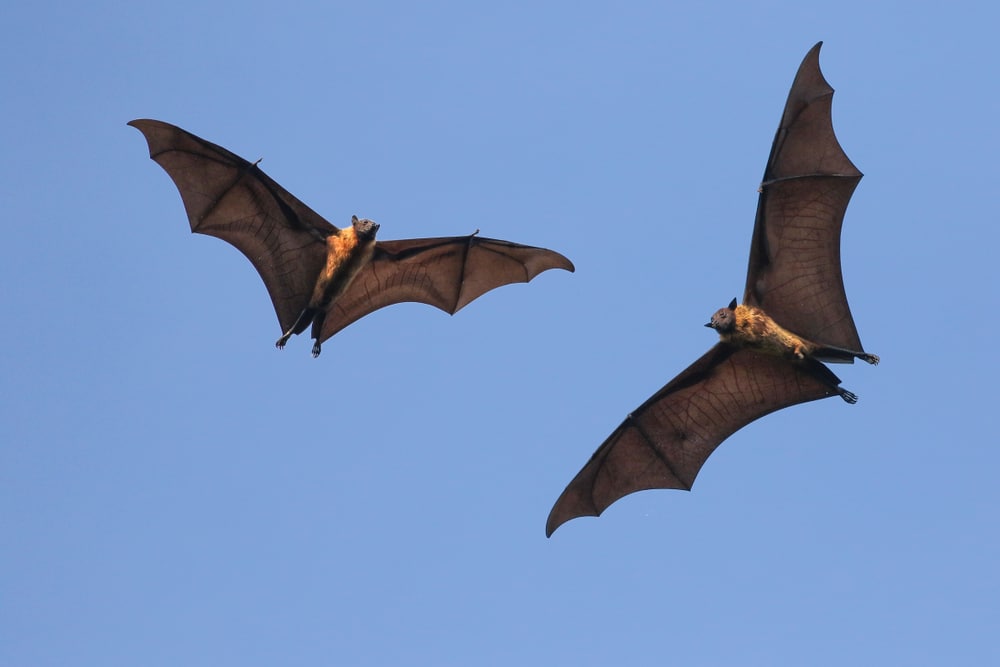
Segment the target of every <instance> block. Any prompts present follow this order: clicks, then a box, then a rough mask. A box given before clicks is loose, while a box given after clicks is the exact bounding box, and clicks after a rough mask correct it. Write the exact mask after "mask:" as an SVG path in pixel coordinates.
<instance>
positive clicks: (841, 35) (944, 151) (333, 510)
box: [0, 0, 1000, 667]
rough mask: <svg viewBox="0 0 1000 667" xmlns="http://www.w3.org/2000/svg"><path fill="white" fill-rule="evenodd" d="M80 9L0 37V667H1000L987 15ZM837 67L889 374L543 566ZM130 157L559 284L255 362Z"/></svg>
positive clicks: (658, 494) (877, 340) (206, 249)
mask: <svg viewBox="0 0 1000 667" xmlns="http://www.w3.org/2000/svg"><path fill="white" fill-rule="evenodd" d="M473 6H475V7H476V8H474V9H473V8H472V7H473ZM67 7H68V5H66V4H65V3H38V2H33V3H27V2H22V3H7V4H6V5H5V6H4V8H3V9H2V10H0V25H3V26H4V39H3V40H0V55H2V60H0V62H2V64H0V89H2V90H3V91H4V92H3V96H2V99H0V114H2V119H3V125H4V128H5V131H4V132H3V133H0V155H2V158H3V159H2V160H0V172H2V179H0V183H2V185H0V192H2V198H3V203H4V207H3V209H4V221H5V222H4V229H5V235H4V249H5V252H4V259H3V261H2V262H0V284H2V290H0V308H2V311H3V314H4V315H3V317H4V326H3V327H2V333H0V395H2V401H0V664H3V665H5V666H6V665H11V666H12V667H13V666H32V667H45V666H50V665H51V666H55V665H59V666H62V665H102V666H105V667H107V666H117V665H122V666H126V665H127V666H134V665H143V666H144V667H151V666H159V665H170V666H175V665H186V666H192V665H194V666H197V665H206V666H209V665H211V666H217V665H241V666H246V665H309V666H312V665H503V666H510V665H559V664H572V665H576V666H582V665H607V664H618V665H660V664H683V665H721V664H740V665H782V664H785V665H800V664H811V665H844V664H861V665H866V664H868V665H882V664H906V665H941V664H968V665H971V664H980V665H982V664H997V663H998V662H1000V644H998V642H997V638H996V631H997V629H998V628H1000V602H998V600H1000V569H998V563H1000V531H998V511H1000V484H998V482H997V471H998V469H1000V442H998V437H997V428H996V411H997V398H998V394H997V390H996V385H995V384H994V380H995V378H996V376H997V373H998V370H1000V368H998V361H997V352H996V345H995V340H996V332H997V329H998V325H1000V317H998V315H997V305H998V298H997V288H998V280H997V275H998V274H997V262H998V259H997V247H998V245H1000V232H998V224H997V223H998V208H1000V206H998V205H1000V198H998V196H997V183H998V178H1000V174H998V170H997V164H998V160H997V156H998V154H1000V141H998V118H1000V87H998V81H1000V58H998V56H997V52H996V46H995V44H996V26H997V25H998V23H1000V16H998V15H997V13H996V10H995V9H993V8H992V4H991V3H987V2H982V3H978V4H973V3H960V2H959V3H952V4H949V5H945V4H941V3H922V2H917V3H901V2H900V3H877V2H868V1H865V2H853V1H848V2H842V3H836V4H834V5H830V4H829V3H825V4H823V3H804V2H763V3H761V2H757V3H708V2H706V3H691V2H688V3H672V4H670V3H664V2H648V3H620V2H619V3H600V4H598V3H569V2H566V3H539V2H530V3H527V2H525V3H521V2H512V3H439V2H431V3H402V2H400V3H395V4H394V3H381V2H352V3H342V2H334V3H327V2H317V3H298V2H291V3H281V4H276V3H256V2H240V3H235V2H233V3H225V4H220V3H207V4H206V3H203V2H187V1H186V0H181V1H178V2H174V3H170V4H162V5H156V6H153V5H143V3H139V4H122V3H110V2H103V1H100V0H99V1H97V2H93V3H86V4H85V5H79V6H78V7H76V8H67ZM987 7H990V9H987ZM821 39H822V40H824V41H825V46H824V48H823V52H822V56H821V64H822V67H823V70H824V72H825V74H826V76H827V78H828V79H829V81H830V82H831V83H832V85H833V86H834V87H835V88H836V89H837V95H836V97H835V99H834V124H835V127H836V129H837V133H838V136H839V138H840V140H841V143H842V144H843V145H844V147H845V149H846V151H847V153H848V154H849V155H850V157H851V158H852V159H853V160H854V162H855V163H856V164H857V165H858V167H859V168H860V169H861V170H862V171H863V172H865V178H864V180H863V181H862V182H861V185H860V187H859V189H858V191H857V193H856V195H855V197H854V199H853V201H852V203H851V206H850V209H849V210H848V213H847V219H846V222H845V226H844V237H843V266H844V274H845V280H846V284H847V292H848V296H849V298H850V302H851V306H852V309H853V313H854V317H855V320H856V322H857V323H858V328H859V330H860V333H861V338H862V340H863V341H864V344H865V347H866V348H867V349H868V350H870V351H872V352H875V353H878V354H880V355H881V356H882V364H881V365H880V366H879V367H877V368H873V367H870V366H867V365H864V364H857V365H855V366H850V367H838V368H837V371H838V373H839V374H840V375H841V377H842V378H843V380H844V386H846V387H848V388H849V389H851V390H852V391H854V392H855V393H857V394H858V395H859V396H860V397H861V400H860V401H859V403H858V404H857V405H856V406H848V405H846V404H845V403H843V402H842V401H840V400H836V399H831V400H826V401H821V402H818V403H813V404H809V405H805V406H799V407H796V408H792V409H790V410H786V411H783V412H781V413H778V414H775V415H772V416H771V417H768V418H766V419H764V420H762V421H760V422H757V423H755V424H753V425H751V426H750V427H748V428H746V429H744V430H743V431H740V432H739V433H737V434H736V435H735V436H734V437H732V438H731V439H730V440H729V441H727V442H726V443H725V444H724V445H723V446H722V447H721V448H720V449H719V450H718V451H717V453H716V454H715V455H714V456H713V457H712V458H711V459H710V460H709V462H708V464H707V465H706V466H705V468H704V469H703V470H702V473H701V475H700V477H699V478H698V481H697V484H696V485H695V488H694V491H693V492H692V493H682V492H677V491H650V492H645V493H640V494H635V495H633V496H630V497H628V498H626V499H625V500H623V501H621V502H619V503H617V504H615V505H614V506H613V507H612V508H611V509H609V510H608V511H607V512H606V513H605V515H604V516H603V517H601V518H600V519H596V520H594V519H579V520H576V521H573V522H571V523H569V524H566V525H565V526H563V527H562V528H561V529H560V530H559V531H558V532H557V533H556V534H555V535H554V536H553V538H552V539H548V540H547V539H546V538H545V536H544V522H545V517H546V515H547V513H548V511H549V508H550V507H551V504H552V502H553V501H554V500H555V498H556V497H557V496H558V494H559V493H560V491H561V490H562V489H563V487H564V486H565V484H566V483H567V482H568V481H569V480H570V479H571V478H572V476H573V475H574V474H575V473H576V472H577V470H578V469H579V468H580V466H581V465H583V463H584V462H585V461H586V460H587V458H588V457H589V456H590V454H591V453H592V452H593V450H594V449H595V448H596V447H597V445H598V444H599V443H600V442H601V441H602V440H603V439H604V438H605V436H607V435H608V433H610V432H611V430H612V429H613V428H614V427H615V426H616V425H617V424H618V423H619V422H620V420H621V419H622V418H623V417H624V416H625V414H626V413H627V412H628V411H629V410H631V409H633V408H634V407H635V406H637V405H638V404H639V403H640V402H641V401H643V400H645V399H646V397H647V396H648V395H649V394H650V393H651V392H652V391H654V390H655V389H657V388H659V387H660V386H661V385H662V384H663V383H665V382H666V381H667V380H669V379H670V378H671V377H673V375H674V374H676V373H677V372H678V371H679V370H681V369H682V368H683V367H685V366H686V365H687V364H688V363H689V362H690V361H692V360H693V359H695V358H696V357H697V356H698V355H700V354H701V353H702V352H703V351H704V350H706V349H707V348H708V347H709V346H710V345H711V344H712V343H713V339H714V334H713V333H712V332H711V331H709V330H707V329H705V328H704V327H702V323H703V322H705V321H707V318H708V316H709V315H710V314H711V313H712V312H713V311H714V310H715V309H717V308H719V307H720V306H722V305H725V304H726V303H728V301H729V299H730V298H732V297H733V296H737V295H740V294H741V293H742V289H743V281H744V272H745V267H746V262H747V254H748V244H749V239H750V233H751V229H752V224H753V213H754V207H755V203H756V187H757V185H758V182H759V179H760V176H761V173H762V171H763V168H764V162H765V159H766V158H767V154H768V149H769V146H770V142H771V139H772V137H773V132H774V129H775V127H776V126H777V123H778V118H779V116H780V113H781V110H782V106H783V104H784V101H785V95H786V94H787V91H788V87H789V85H790V84H791V80H792V76H793V74H794V72H795V69H796V67H797V66H798V64H799V61H800V60H801V58H802V56H803V55H804V54H805V53H806V51H807V50H808V49H809V47H811V46H812V45H813V44H814V43H815V42H816V41H818V40H821ZM137 117H152V118H159V119H163V120H166V121H169V122H172V123H175V124H178V125H180V126H182V127H184V128H186V129H189V130H190V131H192V132H195V133H196V134H199V135H201V136H203V137H205V138H207V139H209V140H211V141H214V142H216V143H219V144H221V145H223V146H226V147H228V148H230V149H231V150H233V151H235V152H237V153H240V154H241V155H244V156H245V157H247V158H248V159H251V160H255V159H257V158H259V157H263V159H264V161H263V162H262V166H263V168H264V169H265V170H266V171H267V172H268V173H269V174H270V175H271V176H273V177H274V178H275V179H276V180H278V181H279V182H280V183H282V184H283V185H284V186H285V187H286V188H288V189H289V190H290V191H291V192H293V193H295V194H296V195H297V196H298V197H300V198H301V199H302V200H303V201H305V202H307V203H308V204H310V205H311V206H312V207H313V208H315V209H316V210H317V211H319V212H320V213H322V214H323V215H325V216H326V217H327V218H328V219H329V220H330V221H331V222H333V223H334V224H337V225H343V224H345V223H346V222H347V221H348V220H349V219H350V216H351V215H352V214H357V215H360V216H365V217H370V218H373V219H375V220H377V221H378V222H379V223H381V225H382V228H381V231H380V236H381V237H382V238H387V239H388V238H405V237H413V236H426V235H451V234H466V233H469V232H472V231H473V230H475V229H477V228H478V229H481V230H482V233H483V234H484V235H488V236H493V237H500V238H506V239H511V240H515V241H520V242H523V243H529V244H533V245H541V246H546V247H551V248H554V249H557V250H559V251H561V252H563V253H564V254H566V255H567V256H569V257H570V258H571V259H572V260H573V261H574V262H575V263H576V267H577V272H576V274H573V275H570V274H567V273H564V272H550V273H546V274H543V275H542V276H540V277H539V278H538V279H536V281H535V282H533V283H532V284H530V285H515V286H511V287H507V288H504V289H501V290H498V291H496V292H492V293H490V294H488V295H486V296H485V297H483V298H482V299H480V300H478V301H476V302H475V303H473V304H472V305H470V306H469V307H468V308H466V309H465V310H464V311H462V312H461V313H459V314H458V315H456V316H455V317H452V318H450V317H448V316H446V315H444V314H442V313H441V312H439V311H436V310H433V309H431V308H428V307H426V306H420V305H415V304H407V305H402V306H396V307H393V308H391V309H386V310H383V311H380V312H378V313H375V314H374V315H372V316H370V317H368V318H366V319H364V320H362V321H361V322H358V323H357V324H355V325H353V326H351V327H349V328H348V329H346V330H345V331H343V332H342V333H341V334H339V335H338V336H336V337H335V338H333V339H331V340H330V341H329V342H328V343H327V344H326V345H325V346H324V352H323V356H322V357H321V358H320V359H319V360H313V359H312V358H311V357H310V355H309V342H308V341H307V340H305V339H303V338H302V337H299V338H296V339H293V340H292V341H291V343H290V344H289V346H288V347H287V348H286V349H285V350H284V351H282V352H279V351H276V350H275V349H274V347H273V342H274V339H275V338H276V337H277V336H278V334H279V333H280V332H279V331H278V325H277V322H276V319H275V316H274V313H273V310H272V308H271V305H270V302H269V300H268V298H267V294H266V292H265V290H264V287H263V284H262V283H261V282H260V280H259V279H258V277H257V275H256V274H255V272H254V270H253V268H252V267H251V266H250V264H249V263H248V262H247V261H246V259H244V258H243V256H242V255H240V254H239V253H238V252H237V251H236V250H235V249H233V248H231V247H229V246H227V245H226V244H224V243H222V242H220V241H218V240H216V239H212V238H208V237H204V236H194V235H192V234H190V232H189V229H188V224H187V221H186V219H185V216H184V211H183V208H182V205H181V201H180V197H179V196H178V194H177V191H176V189H175V188H174V186H173V184H172V183H171V182H170V180H169V179H168V178H167V176H166V174H164V173H163V171H162V170H161V169H160V168H159V167H158V166H157V165H156V164H154V163H153V162H151V161H150V160H149V159H148V157H147V155H148V153H147V149H146V145H145V143H144V141H143V139H142V136H141V135H140V134H139V133H138V132H136V131H135V130H134V129H132V128H129V127H127V126H126V125H125V123H126V122H127V121H129V120H131V119H133V118H137Z"/></svg>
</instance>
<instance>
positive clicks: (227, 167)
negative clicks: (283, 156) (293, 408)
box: [129, 120, 337, 331]
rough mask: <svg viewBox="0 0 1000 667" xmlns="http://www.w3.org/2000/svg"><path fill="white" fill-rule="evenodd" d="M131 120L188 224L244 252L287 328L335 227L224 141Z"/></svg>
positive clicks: (305, 297) (304, 299) (306, 298)
mask: <svg viewBox="0 0 1000 667" xmlns="http://www.w3.org/2000/svg"><path fill="white" fill-rule="evenodd" d="M129 125H131V126H132V127H134V128H136V129H137V130H139V131H140V132H142V134H143V135H144V136H145V137H146V141H147V142H148V143H149V157H151V158H152V159H153V160H155V161H156V162H157V163H158V164H159V165H160V166H161V167H163V169H164V170H165V171H166V172H167V174H168V175H169V176H170V178H171V179H173V181H174V184H175V185H176V186H177V189H178V190H179V191H180V193H181V199H182V200H183V201H184V208H185V209H186V210H187V214H188V219H189V220H190V222H191V231H192V232H198V233H199V234H208V235H210V236H216V237H218V238H220V239H222V240H223V241H227V242H229V243H231V244H233V245H234V246H236V247H237V248H238V249H239V250H240V252H242V253H243V254H244V255H246V257H247V259H249V260H250V262H251V263H253V265H254V268H256V269H257V272H258V273H259V274H260V277H261V278H262V279H263V280H264V285H266V286H267V292H268V294H269V295H270V296H271V301H272V303H273V304H274V310H275V312H276V313H277V315H278V322H279V323H280V324H281V329H282V331H285V330H287V329H288V328H289V327H290V326H291V325H292V324H293V323H294V322H295V319H296V318H297V317H298V315H299V313H300V312H301V311H302V309H303V308H304V307H305V305H306V303H307V302H308V301H309V296H310V294H311V292H312V289H313V286H314V285H315V282H316V276H317V275H319V272H320V269H321V268H322V267H323V264H324V262H325V261H326V246H325V243H324V239H326V237H327V236H329V235H330V234H333V233H335V232H336V231H337V228H336V227H334V226H333V225H331V224H330V223H329V222H327V221H326V220H324V219H323V218H322V217H320V215H319V214H317V213H316V212H315V211H313V210H312V209H311V208H309V207H308V206H306V205H305V204H303V203H302V202H301V201H299V200H298V199H296V198H295V196H293V195H292V194H291V193H289V192H288V191H287V190H285V189H284V188H283V187H281V186H280V185H278V184H277V183H276V182H274V180H272V179H271V178H270V177H269V176H268V175H267V174H265V173H264V172H263V171H261V170H260V168H259V167H257V165H256V164H251V163H250V162H247V161H246V160H244V159H243V158H241V157H240V156H238V155H236V154H234V153H231V152H229V151H228V150H226V149H225V148H222V147H221V146H217V145H215V144H213V143H211V142H209V141H205V140H204V139H202V138H200V137H196V136H195V135H193V134H191V133H190V132H186V131H185V130H182V129H181V128H179V127H176V126H174V125H170V124H168V123H164V122H162V121H158V120H133V121H132V122H130V123H129Z"/></svg>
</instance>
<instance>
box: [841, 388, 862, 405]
mask: <svg viewBox="0 0 1000 667" xmlns="http://www.w3.org/2000/svg"><path fill="white" fill-rule="evenodd" d="M837 393H839V394H840V397H841V398H842V399H844V400H845V401H846V402H847V403H850V404H851V405H854V404H855V403H857V402H858V395H857V394H852V393H851V392H849V391H847V390H846V389H844V388H843V387H837Z"/></svg>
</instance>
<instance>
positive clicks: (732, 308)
mask: <svg viewBox="0 0 1000 667" xmlns="http://www.w3.org/2000/svg"><path fill="white" fill-rule="evenodd" d="M729 310H736V297H733V300H732V301H730V302H729Z"/></svg>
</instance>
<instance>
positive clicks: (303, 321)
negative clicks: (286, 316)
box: [274, 307, 322, 357]
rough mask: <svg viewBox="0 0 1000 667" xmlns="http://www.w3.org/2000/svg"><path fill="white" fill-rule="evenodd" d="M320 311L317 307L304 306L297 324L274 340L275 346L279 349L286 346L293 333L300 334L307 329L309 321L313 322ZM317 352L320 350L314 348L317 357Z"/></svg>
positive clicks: (314, 354)
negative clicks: (316, 350)
mask: <svg viewBox="0 0 1000 667" xmlns="http://www.w3.org/2000/svg"><path fill="white" fill-rule="evenodd" d="M320 312H322V311H319V310H317V309H316V308H308V307H307V308H303V309H302V312H301V313H299V317H298V319H296V320H295V324H293V325H292V326H290V327H289V328H288V331H286V332H285V333H283V334H281V338H279V339H278V340H276V341H275V342H274V346H275V347H276V348H278V349H279V350H280V349H282V348H283V347H285V343H287V342H288V339H289V338H291V337H292V335H293V334H300V333H302V332H303V331H305V330H306V327H308V326H309V323H310V322H312V321H313V320H314V319H315V318H316V316H317V315H318V314H319V313H320ZM317 354H318V352H315V350H314V351H313V356H314V357H315V356H316V355H317Z"/></svg>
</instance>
